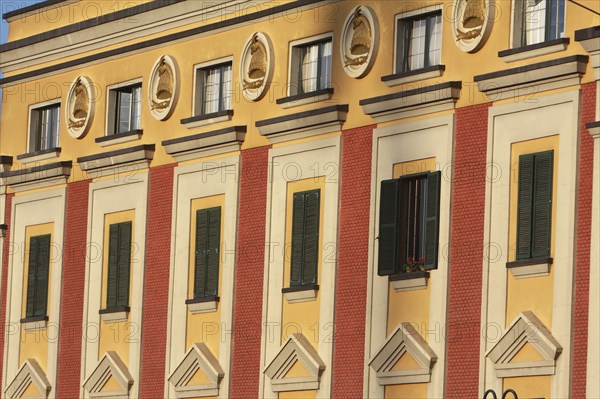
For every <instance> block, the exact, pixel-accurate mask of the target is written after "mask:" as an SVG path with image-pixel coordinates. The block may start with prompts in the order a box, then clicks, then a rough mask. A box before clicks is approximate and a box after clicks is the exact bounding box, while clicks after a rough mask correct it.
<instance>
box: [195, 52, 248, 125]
mask: <svg viewBox="0 0 600 399" xmlns="http://www.w3.org/2000/svg"><path fill="white" fill-rule="evenodd" d="M228 62H229V63H231V79H232V86H231V87H232V90H234V88H235V86H234V85H235V84H237V82H235V79H234V76H235V75H234V65H233V56H232V55H230V56H226V57H222V58H217V59H214V60H210V61H206V62H201V63H199V64H195V65H194V76H193V86H192V109H191V113H190V115H191V116H201V115H202V114H197V113H196V106H197V104H196V102H197V101H200V100H201V98H198V94H199V91H198V85H199V84H200V82H198V71H199V70H200V69H207V68H211V67H213V66H217V65H219V64H225V63H228ZM230 109H231V110H233V98H232V104H231V107H230ZM228 120H231V115H224V116H221V117H217V118H211V119H205V120H202V121H195V122H190V123H186V124H184V126H185V127H187V128H188V129H192V128H196V127H202V126H206V125H211V124H213V123H219V122H225V121H228Z"/></svg>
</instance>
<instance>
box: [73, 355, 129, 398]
mask: <svg viewBox="0 0 600 399" xmlns="http://www.w3.org/2000/svg"><path fill="white" fill-rule="evenodd" d="M132 385H133V377H131V374H129V370H128V369H127V366H126V365H125V363H123V361H122V360H121V358H120V357H119V355H118V354H117V353H116V352H113V351H109V352H106V353H105V354H104V356H103V357H102V359H101V360H100V362H98V365H97V366H96V368H95V369H94V371H93V372H92V374H91V375H90V376H89V377H88V379H87V380H86V381H85V383H84V384H83V387H84V388H85V389H86V390H87V391H88V393H89V395H90V398H111V399H113V398H127V397H128V396H129V389H130V388H131V386H132Z"/></svg>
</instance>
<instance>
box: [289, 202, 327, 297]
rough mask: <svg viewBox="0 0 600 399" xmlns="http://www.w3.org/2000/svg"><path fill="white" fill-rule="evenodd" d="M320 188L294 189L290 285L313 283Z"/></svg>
mask: <svg viewBox="0 0 600 399" xmlns="http://www.w3.org/2000/svg"><path fill="white" fill-rule="evenodd" d="M320 198H321V190H310V191H302V192H298V193H294V204H293V212H292V256H291V267H290V287H294V286H302V285H308V284H316V283H317V270H318V265H319V219H320V207H321V203H320V201H321V200H320Z"/></svg>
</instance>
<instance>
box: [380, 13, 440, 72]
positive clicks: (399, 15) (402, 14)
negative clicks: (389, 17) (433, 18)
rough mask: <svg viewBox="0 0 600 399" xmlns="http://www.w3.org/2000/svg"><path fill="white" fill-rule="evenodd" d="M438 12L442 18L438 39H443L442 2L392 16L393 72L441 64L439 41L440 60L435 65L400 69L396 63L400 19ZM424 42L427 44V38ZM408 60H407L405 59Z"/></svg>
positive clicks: (412, 19)
mask: <svg viewBox="0 0 600 399" xmlns="http://www.w3.org/2000/svg"><path fill="white" fill-rule="evenodd" d="M437 13H439V14H440V15H441V16H442V18H441V22H440V24H441V26H440V31H441V34H440V39H443V29H444V25H443V24H444V18H443V17H444V14H443V5H442V4H437V5H435V6H430V7H425V8H421V9H418V10H414V11H408V12H404V13H400V14H396V16H395V18H394V52H393V59H392V63H393V71H394V72H393V73H394V74H398V73H406V72H413V71H419V70H422V69H426V68H430V67H433V66H437V65H442V55H443V47H444V46H443V42H442V41H440V61H439V63H438V64H435V65H425V63H423V64H424V66H423V68H419V69H407V70H402V69H400V68H399V67H400V65H398V58H399V55H398V50H399V49H398V46H399V44H400V43H398V36H399V34H400V32H399V31H398V30H399V29H398V26H399V23H400V21H402V20H405V21H408V20H411V21H414V20H417V19H422V18H424V17H426V16H428V15H433V14H437ZM425 43H426V45H427V40H425ZM424 54H426V53H424ZM406 62H408V61H406Z"/></svg>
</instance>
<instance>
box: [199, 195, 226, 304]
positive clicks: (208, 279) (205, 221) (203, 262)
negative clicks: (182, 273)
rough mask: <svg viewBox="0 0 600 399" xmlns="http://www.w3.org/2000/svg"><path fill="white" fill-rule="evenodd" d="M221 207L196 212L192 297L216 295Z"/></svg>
mask: <svg viewBox="0 0 600 399" xmlns="http://www.w3.org/2000/svg"><path fill="white" fill-rule="evenodd" d="M220 239H221V207H217V208H210V209H200V210H198V211H197V212H196V253H195V260H194V262H195V263H194V299H200V298H210V297H216V296H217V293H218V288H219V247H220Z"/></svg>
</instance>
